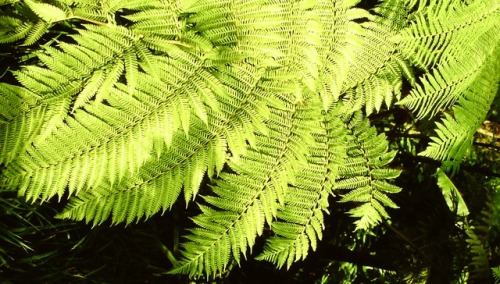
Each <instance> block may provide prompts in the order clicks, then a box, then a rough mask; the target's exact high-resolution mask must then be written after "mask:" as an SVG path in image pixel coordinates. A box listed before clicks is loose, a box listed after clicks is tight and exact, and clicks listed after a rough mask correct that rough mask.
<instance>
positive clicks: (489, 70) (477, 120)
mask: <svg viewBox="0 0 500 284" xmlns="http://www.w3.org/2000/svg"><path fill="white" fill-rule="evenodd" d="M486 35H488V37H493V38H494V37H495V35H494V34H486ZM498 50H500V49H499V48H498V47H497V48H496V51H494V52H493V54H492V55H491V56H490V57H489V58H488V59H487V61H486V62H485V63H484V66H482V68H481V71H480V73H479V74H478V76H477V77H476V78H475V79H474V81H473V82H472V83H471V84H470V85H469V86H467V88H466V89H465V90H463V92H462V93H461V94H460V97H459V98H458V103H457V105H456V106H454V107H453V108H452V111H453V116H452V115H449V114H445V117H444V119H443V120H441V122H438V123H436V126H437V129H436V133H437V137H431V139H432V142H431V143H430V144H429V146H428V147H427V148H426V149H425V151H423V152H422V153H420V155H423V156H426V157H430V158H433V159H437V160H441V161H443V162H444V165H445V166H446V167H447V168H452V169H456V168H457V167H458V165H459V164H460V162H461V160H462V158H463V156H464V155H465V153H466V152H467V150H468V149H469V148H470V147H471V145H472V138H473V135H474V133H475V132H476V130H477V128H478V127H479V125H480V124H481V123H482V122H483V120H484V118H485V117H486V114H487V111H488V109H489V108H490V105H491V103H492V102H493V99H494V98H495V95H496V93H497V90H498V82H499V80H500V75H499V74H500V67H499V66H500V65H499V64H498V62H499V61H498V59H499V58H500V57H499V53H498Z"/></svg>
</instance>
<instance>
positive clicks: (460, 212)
mask: <svg viewBox="0 0 500 284" xmlns="http://www.w3.org/2000/svg"><path fill="white" fill-rule="evenodd" d="M436 177H437V184H438V186H439V188H441V192H442V193H443V197H444V199H445V201H446V204H447V205H448V208H450V211H451V212H454V213H456V214H457V216H467V215H469V209H468V208H467V204H465V201H464V199H463V198H462V195H461V193H460V192H459V191H458V189H457V188H456V186H455V185H454V184H453V182H452V181H451V180H450V178H449V177H448V176H447V175H446V173H445V172H444V171H443V170H442V169H438V170H437V172H436Z"/></svg>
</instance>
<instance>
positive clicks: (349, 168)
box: [335, 112, 401, 229]
mask: <svg viewBox="0 0 500 284" xmlns="http://www.w3.org/2000/svg"><path fill="white" fill-rule="evenodd" d="M344 123H345V124H346V126H347V129H348V130H349V133H348V134H347V135H346V136H345V137H346V139H347V145H348V146H347V156H346V158H345V161H344V165H343V166H340V167H339V179H338V181H337V182H336V184H335V189H336V190H344V192H345V194H343V196H342V199H341V200H340V202H355V203H357V204H359V205H358V206H356V207H355V208H353V209H351V210H350V211H349V213H350V214H351V216H352V217H355V218H358V220H357V221H356V222H355V223H356V228H357V229H369V228H371V227H373V226H375V225H377V224H379V223H380V222H382V220H383V219H385V218H388V217H389V214H388V213H387V211H386V209H385V207H389V208H398V206H397V205H396V204H395V203H394V202H393V201H392V200H391V198H390V197H389V196H388V195H387V194H388V193H389V194H393V193H398V192H399V191H401V188H399V187H397V186H395V185H392V184H390V183H388V180H392V179H395V178H396V177H398V176H399V174H400V171H399V170H395V169H388V168H385V167H386V166H387V164H388V163H390V162H391V161H392V160H393V159H394V156H395V154H396V152H394V151H388V144H387V141H386V139H385V137H384V136H383V135H381V134H380V135H377V132H376V130H375V128H373V127H370V124H369V122H368V121H367V120H366V119H364V118H363V117H362V115H361V114H360V113H359V112H358V113H355V114H353V115H350V116H346V117H345V118H344Z"/></svg>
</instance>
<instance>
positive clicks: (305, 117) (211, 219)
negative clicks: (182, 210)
mask: <svg viewBox="0 0 500 284" xmlns="http://www.w3.org/2000/svg"><path fill="white" fill-rule="evenodd" d="M289 107H290V109H289V110H277V109H272V108H271V116H270V119H269V122H268V126H269V128H270V130H271V132H269V136H262V135H259V134H257V136H256V142H255V148H250V149H248V151H247V153H246V154H245V155H243V156H242V157H240V158H239V159H237V160H233V161H232V162H230V163H229V166H230V167H231V168H232V169H233V170H234V171H235V172H236V173H238V175H234V174H222V175H221V177H220V179H218V180H217V186H216V187H214V188H213V192H214V194H215V196H204V199H205V201H206V202H207V203H208V204H210V206H212V207H215V208H217V209H218V210H211V211H205V212H203V213H202V214H200V215H198V216H196V217H195V218H194V219H193V221H194V222H195V223H196V224H198V225H199V226H201V227H202V228H203V230H202V229H201V228H197V229H195V230H193V231H192V232H191V234H190V235H188V237H187V238H188V239H189V240H191V242H189V243H187V244H186V246H185V247H184V252H183V260H181V262H180V264H179V266H178V267H176V268H174V270H173V271H172V272H175V273H183V274H189V275H191V276H194V277H200V276H202V275H204V274H205V275H206V276H215V275H217V274H219V273H222V272H223V271H224V270H225V267H226V266H227V265H228V259H227V258H226V256H228V255H232V256H233V257H234V259H235V260H236V261H238V260H239V259H240V254H241V253H243V255H245V253H246V251H247V248H250V249H251V248H252V247H253V245H254V243H255V238H256V236H257V235H260V234H262V230H263V226H264V223H266V222H267V223H268V224H271V222H272V220H273V218H274V217H276V214H277V210H278V206H279V205H280V204H281V205H284V204H285V199H286V196H287V187H288V186H287V183H288V180H289V179H290V178H292V176H293V178H292V179H295V172H296V171H297V170H298V169H299V168H298V167H299V166H300V164H301V163H303V162H304V161H305V155H307V154H308V152H307V151H308V150H307V145H308V143H305V141H304V142H303V140H302V139H303V138H304V137H307V136H309V135H310V134H309V133H307V132H308V131H311V129H314V127H312V126H313V125H312V124H311V123H313V121H314V116H312V117H311V115H312V114H308V111H307V110H300V109H295V108H294V107H293V105H289ZM310 111H311V110H309V112H310ZM306 125H307V126H306ZM306 129H307V131H305V130H306ZM306 141H307V140H306ZM310 143H311V142H310ZM235 193H236V194H235ZM219 214H223V215H224V216H228V215H229V216H232V217H230V218H225V219H224V221H221V220H220V219H222V218H219V221H217V219H218V216H219ZM219 222H222V223H219ZM214 257H215V258H214ZM202 264H204V265H203V266H202ZM201 267H202V268H203V269H200V268H201Z"/></svg>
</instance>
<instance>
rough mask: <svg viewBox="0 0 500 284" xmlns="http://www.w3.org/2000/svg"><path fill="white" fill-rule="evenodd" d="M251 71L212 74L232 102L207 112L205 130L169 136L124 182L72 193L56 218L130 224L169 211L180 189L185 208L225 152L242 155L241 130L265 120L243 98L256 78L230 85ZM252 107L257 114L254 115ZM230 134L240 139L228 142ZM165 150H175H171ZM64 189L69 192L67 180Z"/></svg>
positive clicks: (251, 100)
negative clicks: (157, 152)
mask: <svg viewBox="0 0 500 284" xmlns="http://www.w3.org/2000/svg"><path fill="white" fill-rule="evenodd" d="M252 70H253V71H256V69H255V67H252V66H250V65H248V64H241V65H240V66H239V67H237V66H234V68H233V69H226V70H225V71H222V70H221V72H219V73H216V74H214V76H216V77H217V78H219V80H220V82H222V83H223V85H222V88H224V89H227V90H226V92H227V93H228V94H231V96H232V97H225V98H221V99H220V103H221V110H222V111H217V112H216V111H215V109H213V110H212V111H210V112H209V118H210V120H209V124H208V126H205V125H204V124H202V123H201V121H198V122H197V123H196V124H193V125H192V126H191V128H192V129H191V130H190V132H189V136H187V137H186V135H185V133H184V132H183V131H182V130H178V131H177V132H176V133H175V134H174V135H173V137H169V138H165V139H167V140H168V142H167V141H166V144H167V146H168V149H167V150H164V151H162V152H161V154H160V156H159V157H158V159H150V160H149V161H148V162H146V163H145V164H144V166H142V167H141V168H140V169H139V170H138V171H137V172H136V174H134V175H133V176H131V177H125V178H124V179H123V180H121V181H120V182H119V183H117V184H116V185H113V186H112V187H111V188H110V185H109V184H108V183H103V184H102V185H100V186H97V187H94V188H92V190H91V191H89V192H85V193H81V194H78V195H77V197H75V198H72V199H70V203H69V205H68V206H67V207H66V208H65V210H64V211H63V212H62V213H61V214H60V215H59V217H61V218H72V219H76V220H86V221H87V222H92V223H93V224H94V225H95V224H100V223H102V222H104V221H105V220H106V219H108V218H110V219H111V221H112V222H113V223H118V222H125V223H131V222H133V221H134V220H135V221H138V220H139V219H141V218H149V217H151V216H152V215H153V214H155V213H157V212H159V211H165V210H167V209H169V208H170V207H171V206H172V204H173V203H174V202H175V201H176V200H177V198H178V196H180V195H181V187H182V186H184V197H185V200H186V203H188V202H189V201H191V199H193V198H194V197H195V196H196V194H197V192H198V188H199V187H200V182H201V177H202V176H203V174H204V173H205V172H208V173H209V176H210V177H213V176H214V175H218V174H219V173H220V172H221V170H222V168H223V166H224V164H225V163H226V158H227V157H226V151H227V149H228V147H229V149H230V150H231V152H232V153H233V155H235V154H238V155H241V154H243V152H241V149H240V147H239V146H235V144H236V145H245V140H247V139H249V137H248V136H247V135H246V134H245V132H248V131H247V130H246V128H248V127H250V128H251V129H252V131H253V130H255V129H254V128H253V126H255V125H259V123H261V121H263V120H264V117H266V118H267V117H268V116H269V114H268V113H267V112H268V110H267V108H266V107H265V106H264V105H263V106H260V105H261V104H262V103H261V102H259V100H262V98H260V99H258V97H257V96H251V97H250V96H248V95H249V94H250V93H251V92H253V91H254V90H255V89H254V88H255V87H256V82H257V81H258V80H259V79H260V77H258V76H255V77H252V78H247V79H248V81H247V82H246V83H243V82H239V84H238V85H233V84H232V83H233V80H234V79H235V78H238V76H239V75H238V74H243V73H242V72H250V71H252ZM248 74H250V73H248ZM242 78H244V77H242ZM140 82H142V80H141V81H140ZM140 86H141V84H139V87H138V88H139V89H140ZM254 107H255V108H256V109H260V110H261V111H260V112H255V111H254V110H253V108H254ZM263 116H264V117H263ZM247 117H249V118H250V120H247ZM194 121H196V120H194ZM167 125H168V124H167ZM236 125H239V126H241V127H243V126H245V127H244V128H240V127H236ZM157 127H161V125H158V126H157ZM207 127H208V128H207ZM256 129H257V128H256ZM231 133H240V135H239V136H238V137H237V138H234V137H233V136H232V135H231ZM223 137H232V138H231V139H233V140H232V141H233V142H232V143H231V144H229V143H228V142H227V141H226V139H224V138H223ZM234 139H241V141H235V140H234ZM170 145H178V146H177V147H174V148H172V147H170ZM180 145H184V146H182V147H180ZM243 147H246V146H243ZM125 151H126V149H125V150H122V151H121V152H125ZM122 157H123V156H122ZM69 187H70V188H72V187H73V186H72V181H71V180H70V184H69ZM124 208H128V210H125V209H124Z"/></svg>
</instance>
